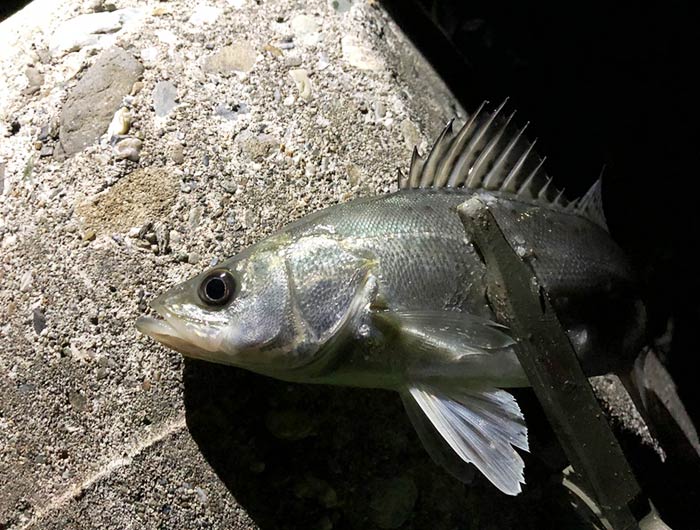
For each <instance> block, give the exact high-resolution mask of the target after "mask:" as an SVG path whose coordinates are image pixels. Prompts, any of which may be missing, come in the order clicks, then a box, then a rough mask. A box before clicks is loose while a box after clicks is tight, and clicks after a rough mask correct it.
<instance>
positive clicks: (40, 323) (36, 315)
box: [32, 307, 46, 335]
mask: <svg viewBox="0 0 700 530" xmlns="http://www.w3.org/2000/svg"><path fill="white" fill-rule="evenodd" d="M32 326H33V327H34V333H36V334H37V335H41V332H42V331H44V328H46V316H45V315H44V312H43V311H42V310H41V309H40V308H38V307H37V308H35V309H34V310H33V311H32Z"/></svg>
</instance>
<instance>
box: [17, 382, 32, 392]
mask: <svg viewBox="0 0 700 530" xmlns="http://www.w3.org/2000/svg"><path fill="white" fill-rule="evenodd" d="M17 392H19V393H20V394H24V395H26V394H32V393H34V392H36V385H35V384H34V383H22V384H21V385H19V386H18V387H17Z"/></svg>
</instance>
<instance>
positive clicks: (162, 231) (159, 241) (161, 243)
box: [155, 223, 170, 256]
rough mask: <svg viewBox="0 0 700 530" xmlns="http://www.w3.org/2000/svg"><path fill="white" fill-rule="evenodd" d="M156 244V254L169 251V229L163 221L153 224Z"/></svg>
mask: <svg viewBox="0 0 700 530" xmlns="http://www.w3.org/2000/svg"><path fill="white" fill-rule="evenodd" d="M155 232H156V233H155V236H156V245H157V248H158V255H160V256H162V255H164V254H167V253H168V252H170V230H168V227H167V226H166V225H165V224H163V223H158V224H156V226H155Z"/></svg>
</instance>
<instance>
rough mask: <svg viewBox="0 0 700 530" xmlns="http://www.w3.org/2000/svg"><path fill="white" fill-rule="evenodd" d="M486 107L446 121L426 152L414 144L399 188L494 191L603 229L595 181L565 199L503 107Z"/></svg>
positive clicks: (531, 145)
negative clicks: (456, 125)
mask: <svg viewBox="0 0 700 530" xmlns="http://www.w3.org/2000/svg"><path fill="white" fill-rule="evenodd" d="M506 102H507V100H506V101H504V102H503V103H502V104H501V105H499V106H498V108H496V109H495V110H493V111H484V108H485V106H486V105H487V102H484V103H482V105H481V106H480V107H479V109H478V110H477V111H476V112H474V113H473V114H472V115H471V116H470V117H469V119H468V120H467V122H466V123H465V124H464V126H463V127H462V128H461V129H460V130H459V131H456V132H455V131H453V122H452V121H450V122H449V123H448V124H447V126H446V127H445V129H444V130H443V131H442V133H441V134H440V136H439V138H438V139H437V141H436V142H435V145H434V146H433V148H432V149H431V151H430V152H429V153H428V154H427V155H426V156H421V155H420V154H419V153H418V150H417V149H416V148H414V150H413V156H412V158H411V167H410V169H409V172H408V176H407V177H404V176H403V175H401V174H399V177H398V181H399V188H400V189H406V188H432V189H436V188H457V187H466V188H470V189H483V190H493V191H497V192H499V193H500V194H504V195H511V196H512V198H513V200H518V201H523V202H526V203H532V204H534V205H541V206H546V207H550V208H555V209H559V210H560V211H563V212H568V213H570V214H572V215H578V216H582V217H585V218H587V219H589V220H590V221H592V222H594V223H596V224H598V225H599V226H601V227H603V228H607V226H606V222H605V216H604V214H603V209H602V199H601V185H600V181H597V182H596V183H595V184H594V185H593V186H591V189H590V190H588V192H587V193H586V194H585V195H584V196H583V197H582V198H580V199H578V200H575V201H571V202H570V201H568V200H567V199H566V197H565V196H564V192H563V190H562V191H559V190H557V189H556V188H555V187H554V184H553V180H552V179H551V178H550V177H549V176H548V175H547V174H546V171H545V170H544V163H545V160H546V157H545V158H540V157H539V156H538V155H537V153H536V152H535V150H534V147H535V144H536V142H537V140H536V139H535V141H533V142H532V143H530V142H529V141H528V140H527V139H526V138H525V136H524V132H525V129H526V128H527V126H528V124H526V125H525V126H524V127H522V128H521V129H517V128H516V127H515V126H514V125H513V121H514V120H513V117H514V114H515V113H513V114H511V115H509V116H507V117H505V116H504V114H503V112H502V111H503V108H504V106H505V104H506Z"/></svg>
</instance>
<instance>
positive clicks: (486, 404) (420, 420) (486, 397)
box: [401, 383, 528, 495]
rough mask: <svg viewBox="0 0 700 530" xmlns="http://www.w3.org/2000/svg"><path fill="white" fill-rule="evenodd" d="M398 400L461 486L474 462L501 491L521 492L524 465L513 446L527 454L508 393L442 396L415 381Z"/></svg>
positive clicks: (519, 415) (427, 446) (521, 421)
mask: <svg viewBox="0 0 700 530" xmlns="http://www.w3.org/2000/svg"><path fill="white" fill-rule="evenodd" d="M401 398H402V400H403V403H404V406H405V407H406V411H407V413H408V416H409V418H410V419H411V422H412V423H413V426H414V428H415V429H416V431H417V432H418V436H419V437H420V439H421V442H423V445H424V446H425V449H426V450H427V451H428V453H429V454H430V456H431V457H432V459H433V460H434V461H435V463H437V464H439V465H441V466H442V467H444V468H445V469H446V470H447V471H449V472H450V473H451V474H452V475H453V476H455V477H456V478H458V479H459V480H462V481H463V482H464V481H468V479H469V475H468V471H467V470H466V468H465V465H464V464H465V463H468V464H474V466H476V468H477V469H478V470H479V471H481V472H482V473H483V474H484V475H485V476H486V478H488V479H489V480H490V481H491V483H492V484H493V485H494V486H496V487H497V488H498V489H499V490H501V491H502V492H503V493H505V494H507V495H517V494H518V493H520V491H521V486H520V485H521V484H524V483H525V478H524V474H523V471H524V468H525V463H524V462H523V459H522V458H521V457H520V455H519V454H518V453H517V452H516V450H515V447H517V448H519V449H522V450H524V451H528V441H527V427H526V426H525V421H524V418H523V414H522V412H520V407H518V404H517V402H516V401H515V398H514V397H513V396H512V395H510V394H509V393H508V392H506V391H504V390H498V389H495V388H489V389H485V388H481V389H475V390H472V389H464V390H456V391H450V392H445V391H442V390H440V389H437V388H435V387H433V386H430V385H427V384H422V383H416V384H413V385H410V386H408V387H407V388H405V389H404V390H403V391H402V392H401ZM426 418H427V420H428V421H426ZM448 448H449V449H451V452H452V454H450V451H449V450H448Z"/></svg>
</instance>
